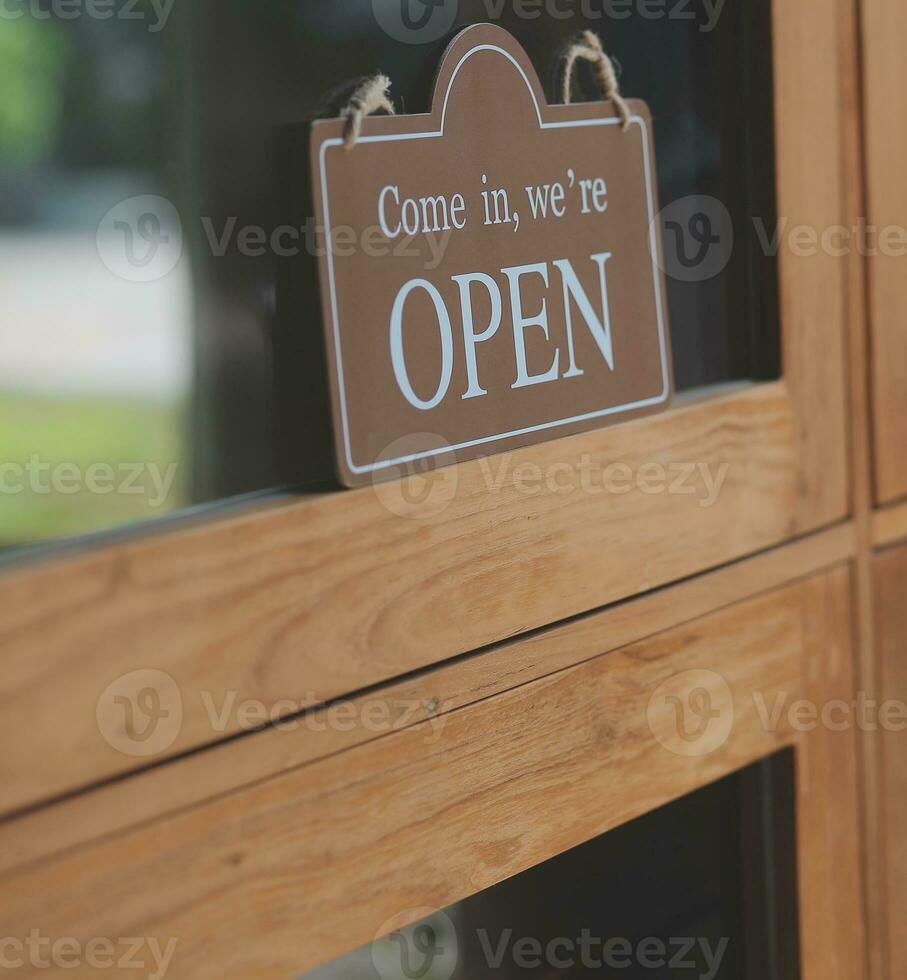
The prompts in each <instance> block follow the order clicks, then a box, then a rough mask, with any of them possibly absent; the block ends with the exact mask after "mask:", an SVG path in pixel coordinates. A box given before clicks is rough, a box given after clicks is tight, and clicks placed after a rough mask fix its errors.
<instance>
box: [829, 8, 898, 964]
mask: <svg viewBox="0 0 907 980" xmlns="http://www.w3.org/2000/svg"><path fill="white" fill-rule="evenodd" d="M838 5H839V11H840V12H839V15H838V23H839V26H840V49H841V65H842V81H843V83H844V84H843V91H844V100H843V105H842V125H843V128H844V194H845V201H846V204H845V212H846V215H847V219H848V221H847V223H848V224H849V225H852V226H854V227H856V226H857V225H858V223H859V219H860V217H861V216H864V215H865V214H866V199H865V169H866V168H865V153H864V129H863V123H864V114H863V88H862V84H861V82H862V76H861V68H862V65H861V55H862V52H861V50H860V43H859V39H860V23H859V18H860V4H859V3H858V0H838ZM847 270H848V276H847V284H848V289H847V294H848V302H847V310H848V368H849V371H848V381H849V391H850V430H849V434H850V448H851V493H852V500H853V507H852V510H853V524H854V537H855V541H856V549H855V560H854V563H853V586H854V587H853V610H854V635H855V637H856V642H857V648H856V649H857V657H856V667H857V673H856V686H857V688H858V689H859V690H862V691H877V690H878V689H879V681H878V667H877V660H876V652H875V625H874V609H873V568H872V561H873V556H872V549H873V504H874V479H873V472H872V470H873V451H872V439H873V435H872V412H871V407H870V385H869V375H870V344H869V322H868V316H867V269H866V261H865V259H864V257H863V256H862V255H861V254H860V253H859V251H858V250H855V249H851V252H850V255H849V256H848V261H847ZM858 741H859V749H860V763H861V765H860V773H859V774H860V788H861V792H860V796H861V816H862V827H861V831H862V842H863V868H864V875H863V880H864V908H865V913H866V914H865V919H866V924H867V942H866V948H867V968H868V974H867V975H868V977H870V978H871V980H883V978H884V950H885V947H886V945H887V940H886V938H885V937H886V930H887V921H886V917H887V909H886V904H885V898H884V894H883V893H882V891H881V889H879V888H878V887H876V884H875V883H876V882H878V881H880V880H881V879H882V878H883V877H884V875H885V866H886V860H885V847H884V834H883V833H882V814H881V792H880V788H879V787H880V783H881V778H882V777H881V766H880V763H879V757H878V745H877V740H876V739H875V738H874V737H873V736H872V735H870V734H868V733H867V734H864V733H860V736H859V739H858Z"/></svg>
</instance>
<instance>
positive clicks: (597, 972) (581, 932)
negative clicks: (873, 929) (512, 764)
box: [307, 753, 799, 980]
mask: <svg viewBox="0 0 907 980" xmlns="http://www.w3.org/2000/svg"><path fill="white" fill-rule="evenodd" d="M539 816H541V815H539ZM552 819H555V820H556V819H557V816H556V814H552ZM794 825H795V817H794V808H793V758H792V754H790V753H788V754H785V755H782V756H778V757H776V758H773V759H770V760H766V761H765V762H761V763H758V764H757V765H755V766H752V767H750V768H748V769H746V770H743V771H742V772H740V773H738V774H736V775H734V776H731V777H730V778H727V779H724V780H722V781H721V782H718V783H716V784H714V785H713V786H709V787H707V788H706V789H703V790H700V791H699V792H697V793H694V794H693V795H691V796H688V797H686V798H684V799H681V800H678V801H677V802H675V803H672V804H670V805H668V806H666V807H663V808H662V809H660V810H657V811H655V812H653V813H650V814H648V815H647V816H645V817H642V818H640V819H638V820H635V821H633V822H631V823H629V824H626V825H625V826H623V827H620V828H618V829H617V830H614V831H612V832H611V833H610V834H606V835H605V836H603V837H600V838H598V839H597V840H593V841H591V842H590V843H588V844H584V845H583V846H582V847H578V848H576V849H575V850H572V851H570V852H568V853H566V854H563V855H561V856H560V857H557V858H555V859H554V860H552V861H548V862H547V863H545V864H543V865H540V866H539V867H537V868H533V869H532V870H530V871H526V872H525V873H523V874H520V875H517V876H516V877H515V878H512V879H510V880H509V881H505V882H503V883H502V884H500V885H496V886H495V887H494V888H490V889H488V890H487V891H484V892H481V893H479V894H478V895H476V896H474V897H473V898H470V899H467V900H466V901H465V902H462V903H461V904H460V905H457V906H454V907H452V908H449V909H447V910H445V911H444V912H442V913H439V914H436V915H434V916H430V917H427V918H425V919H423V920H422V921H420V922H418V923H416V924H414V925H407V926H405V927H403V928H402V929H398V930H396V931H395V932H393V933H391V934H389V935H386V936H381V937H380V938H378V939H376V941H375V942H374V943H372V944H371V945H370V946H369V947H366V948H365V949H362V950H359V951H358V952H356V953H354V954H352V955H351V956H349V957H347V958H345V959H343V960H340V961H338V962H337V963H335V964H333V965H331V966H327V967H324V968H323V969H320V970H316V971H315V972H314V973H311V974H309V975H308V977H307V980H340V978H343V980H397V978H399V980H403V978H405V977H416V976H423V977H431V978H434V980H441V978H443V980H467V978H473V977H489V976H494V977H499V978H500V980H518V978H519V980H543V978H548V977H554V976H558V977H616V976H622V977H625V978H627V980H646V978H649V980H683V978H688V980H702V978H708V980H796V977H798V976H799V967H798V961H799V952H798V946H797V934H798V926H797V913H796V891H797V889H796V881H795V845H794V833H795V831H794Z"/></svg>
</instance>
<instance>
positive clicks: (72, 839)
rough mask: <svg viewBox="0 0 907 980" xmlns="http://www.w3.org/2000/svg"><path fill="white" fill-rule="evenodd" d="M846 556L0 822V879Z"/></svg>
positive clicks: (701, 587)
mask: <svg viewBox="0 0 907 980" xmlns="http://www.w3.org/2000/svg"><path fill="white" fill-rule="evenodd" d="M852 554H853V529H852V528H851V527H850V526H849V525H846V524H844V525H840V526H839V527H837V528H834V529H832V530H830V531H823V532H821V533H819V534H817V535H813V536H812V537H809V538H804V539H803V540H802V541H798V542H796V543H795V544H791V545H787V546H785V547H783V548H779V549H777V550H774V551H769V552H766V553H765V554H763V555H759V556H757V557H755V558H749V559H747V560H745V561H742V562H739V563H737V564H735V565H728V566H727V567H725V568H722V569H719V570H718V571H716V572H712V573H709V574H706V575H702V576H698V577H697V578H693V579H690V580H688V581H686V582H682V583H681V584H679V585H675V586H671V587H670V588H666V589H661V590H658V591H655V592H650V593H648V594H647V595H644V596H641V597H640V598H638V599H633V600H630V601H628V602H624V603H619V604H618V605H616V606H611V607H609V608H607V609H604V610H601V611H600V612H596V613H590V614H588V615H586V616H581V617H577V618H575V619H572V620H570V621H569V622H567V623H564V624H562V625H559V626H553V627H551V628H549V629H546V630H542V631H540V632H538V633H536V634H534V635H533V636H531V637H528V638H526V639H520V640H512V641H509V642H507V643H503V644H499V645H496V646H493V647H491V648H490V649H488V650H486V651H484V652H482V653H479V654H476V655H475V656H473V657H470V658H466V659H460V660H457V661H456V662H454V663H453V664H449V665H445V666H442V667H439V668H437V669H436V670H434V671H431V672H426V673H420V674H417V675H416V676H415V677H412V678H410V679H408V680H404V681H399V682H396V683H392V684H388V685H386V686H384V687H382V688H380V689H379V690H377V691H372V692H368V693H365V694H362V695H359V696H358V697H354V698H351V699H350V701H349V704H351V705H352V706H353V707H352V708H351V709H350V710H349V711H348V712H347V714H348V715H349V718H350V720H349V721H346V722H344V723H343V724H342V725H341V726H337V725H336V724H331V719H332V718H335V717H337V713H338V712H342V711H346V710H347V709H346V705H345V704H343V705H336V706H334V707H332V708H330V709H327V708H322V709H320V710H317V711H314V712H312V713H311V714H310V715H307V716H306V717H305V718H300V719H297V720H296V722H295V725H290V726H289V727H284V729H283V730H281V731H280V733H279V734H280V737H279V738H275V737H274V734H275V733H274V732H273V731H272V730H266V731H261V732H255V733H249V734H248V735H246V736H245V737H243V738H241V739H239V740H237V741H231V742H229V743H219V744H218V745H215V746H213V747H212V748H210V749H209V750H207V751H205V752H200V753H197V754H195V755H192V756H190V757H189V758H187V759H185V760H184V761H183V762H182V763H181V764H180V765H179V766H159V767H157V768H156V769H154V770H152V771H150V772H149V773H147V775H145V776H143V777H142V778H141V779H132V780H128V781H127V782H125V783H114V784H107V785H104V786H101V787H99V788H98V789H97V790H96V791H94V792H91V793H85V794H80V795H77V796H74V797H72V798H70V799H68V800H64V801H62V802H61V803H58V804H56V805H54V806H47V807H44V808H43V809H40V810H38V811H37V812H35V813H33V814H30V815H29V817H28V819H27V820H9V821H6V822H0V873H2V872H5V871H7V870H9V869H11V868H13V867H16V866H18V865H21V864H25V863H28V862H30V861H35V860H38V859H40V858H44V857H48V856H51V855H53V854H56V853H59V852H60V851H63V850H66V849H67V848H71V847H74V846H77V845H81V844H85V843H87V842H89V841H91V840H94V839H96V838H99V837H103V836H105V835H106V834H110V833H114V832H116V831H118V830H121V829H123V828H125V827H129V826H132V825H135V824H139V823H145V822H148V821H150V820H154V819H157V818H160V817H162V816H165V815H166V814H168V813H173V812H176V811H178V810H182V809H187V808H189V807H191V806H194V805H196V804H199V803H203V802H204V801H205V800H208V799H211V798H213V797H216V796H221V795H223V794H225V793H228V792H231V791H235V790H238V789H241V788H242V787H244V786H250V785H252V784H253V783H256V782H260V781H261V780H263V779H267V778H269V777H272V776H276V775H279V774H280V773H282V772H288V771H290V770H292V769H295V768H297V767H299V766H301V765H304V764H305V763H308V762H314V761H316V760H317V759H321V758H327V757H328V756H330V755H333V754H335V753H338V752H341V751H343V750H344V749H349V748H352V747H354V746H357V745H362V744H364V743H365V742H367V741H370V740H373V739H375V738H379V737H381V736H382V735H386V734H388V732H390V731H398V730H402V729H404V728H408V727H411V726H413V725H416V724H418V723H420V722H423V721H426V720H429V719H431V724H434V725H436V726H440V725H441V724H443V723H444V719H445V717H446V715H447V714H449V713H450V712H451V711H455V710H457V709H459V708H463V707H465V706H467V705H470V704H474V703H475V702H477V701H480V700H483V699H485V698H489V697H492V696H493V695H496V694H500V693H502V692H503V691H507V690H510V689H512V688H515V687H519V686H520V685H522V684H527V683H529V682H530V681H534V680H537V679H539V678H541V677H545V676H548V675H550V674H554V673H556V672H557V671H559V670H563V669H565V668H566V667H570V666H573V665H575V664H579V663H583V662H585V661H587V660H591V659H594V658H595V657H597V656H599V655H600V654H603V653H607V652H608V651H610V650H617V649H619V648H620V647H622V646H626V645H627V644H628V643H633V642H636V641H638V640H641V639H644V638H646V637H649V636H653V635H655V634H657V633H660V632H663V631H665V630H668V629H671V628H673V627H676V626H680V625H682V624H683V623H687V622H690V621H692V620H695V619H697V618H698V617H700V616H705V615H706V614H708V613H711V612H715V611H717V610H719V609H721V608H723V607H725V606H729V605H733V604H734V603H737V602H740V601H741V600H743V599H748V598H752V597H753V596H756V595H759V594H760V593H763V592H768V591H771V590H773V589H778V588H780V587H781V586H783V585H788V584H790V583H791V582H794V581H797V580H798V579H801V578H806V577H808V576H810V575H812V574H814V573H816V572H817V571H819V570H820V569H825V568H829V567H831V566H832V565H835V564H837V563H839V562H842V561H844V560H846V559H848V558H850V557H851V556H852ZM430 708H431V709H432V710H431V711H430V710H429V709H430ZM234 710H238V707H237V706H234ZM341 716H342V715H341ZM371 719H378V723H377V724H375V722H374V721H373V720H371Z"/></svg>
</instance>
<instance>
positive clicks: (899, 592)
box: [875, 547, 907, 980]
mask: <svg viewBox="0 0 907 980" xmlns="http://www.w3.org/2000/svg"><path fill="white" fill-rule="evenodd" d="M875 583H876V630H877V644H876V648H877V655H878V659H879V668H880V669H879V672H880V675H881V682H882V689H881V690H882V700H883V701H895V702H899V703H901V704H903V703H904V702H907V547H900V548H895V549H892V550H891V551H886V552H883V553H881V554H880V555H879V556H878V557H877V558H876V565H875ZM905 738H907V735H905V733H904V732H903V731H894V730H891V731H885V732H883V733H882V734H881V735H880V736H879V739H878V741H879V742H880V743H881V744H880V745H879V746H878V748H879V751H880V753H881V757H882V768H883V815H884V825H885V826H884V829H885V839H884V848H885V856H886V866H885V867H886V877H885V880H884V883H883V886H882V887H883V888H884V891H885V894H886V897H887V900H888V914H887V923H888V933H889V935H888V950H887V952H888V976H889V977H890V978H891V980H896V978H898V977H903V976H907V834H905V832H904V820H905V817H904V814H905V812H907V751H905Z"/></svg>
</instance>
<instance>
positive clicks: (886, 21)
mask: <svg viewBox="0 0 907 980" xmlns="http://www.w3.org/2000/svg"><path fill="white" fill-rule="evenodd" d="M862 15H863V43H864V57H863V65H864V78H865V106H866V110H865V111H866V126H865V130H866V153H867V172H866V181H867V188H868V219H869V222H870V224H872V225H876V226H878V227H880V228H885V227H894V228H897V229H903V228H904V226H905V224H907V183H905V181H904V171H905V168H907V112H905V107H904V100H903V98H902V97H901V93H902V92H903V90H904V86H905V85H907V65H905V61H904V39H905V37H907V5H905V4H904V3H902V2H901V0H871V2H870V3H864V4H862ZM888 253H889V254H882V253H881V252H880V253H879V254H873V255H871V256H870V258H869V295H870V304H871V305H870V308H871V315H872V345H873V409H874V422H875V477H876V496H877V500H878V502H879V503H891V502H893V501H895V500H897V499H899V498H902V497H907V453H905V452H904V447H905V446H907V280H905V276H904V262H905V258H904V246H903V232H901V241H900V243H898V242H894V243H893V247H892V248H889V249H888Z"/></svg>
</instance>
